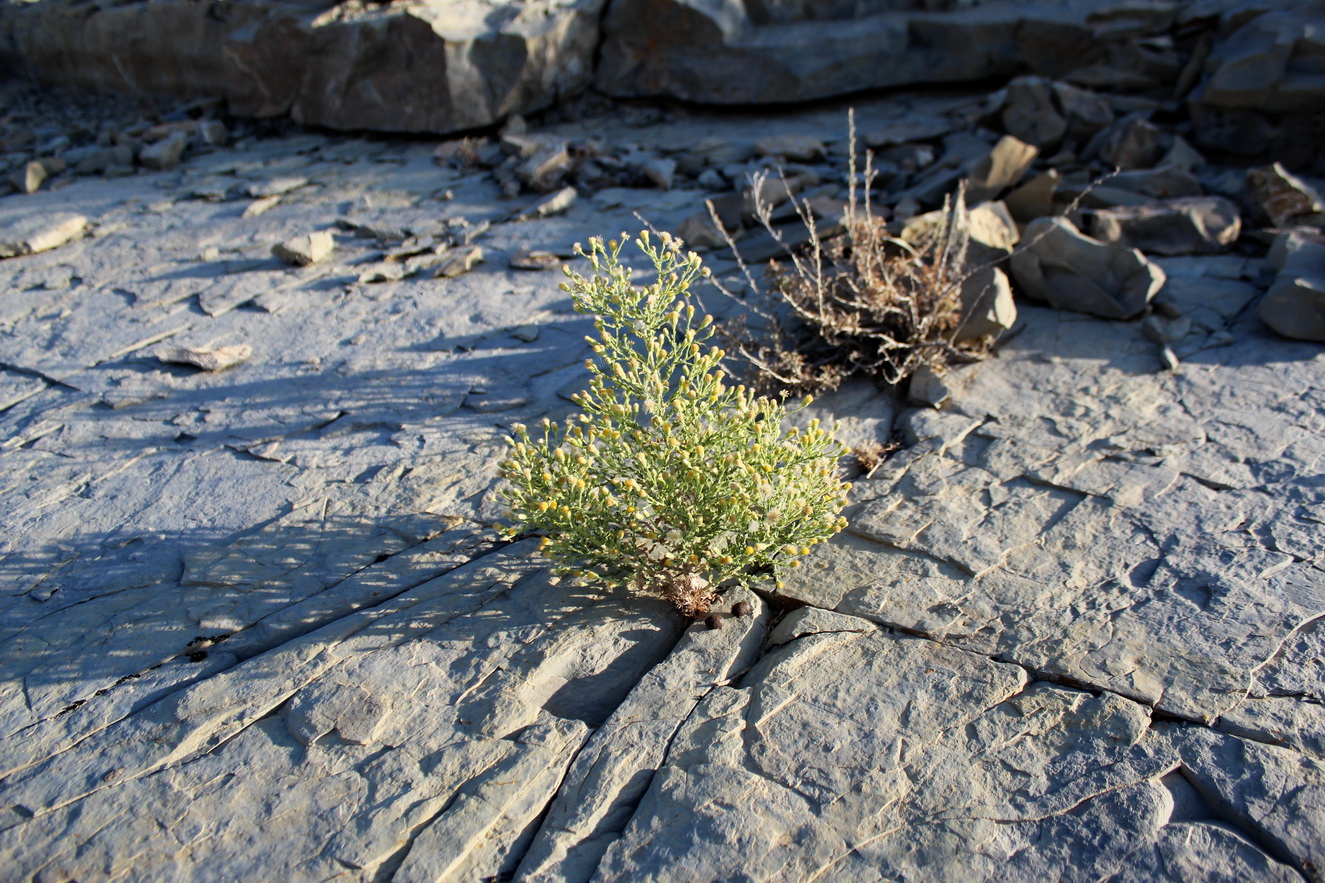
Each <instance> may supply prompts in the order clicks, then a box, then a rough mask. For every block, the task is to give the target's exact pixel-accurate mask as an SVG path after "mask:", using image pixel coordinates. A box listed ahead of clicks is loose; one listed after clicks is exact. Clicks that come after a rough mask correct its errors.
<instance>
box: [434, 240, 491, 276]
mask: <svg viewBox="0 0 1325 883" xmlns="http://www.w3.org/2000/svg"><path fill="white" fill-rule="evenodd" d="M481 263H483V248H482V246H478V245H462V246H460V247H459V248H454V249H452V250H451V251H449V252H447V253H446V257H444V258H443V259H442V262H441V263H440V264H438V265H437V269H436V270H434V271H433V277H434V278H436V279H453V278H455V277H456V276H463V275H465V274H466V273H468V272H469V271H470V270H472V269H474V268H475V267H477V266H478V265H479V264H481Z"/></svg>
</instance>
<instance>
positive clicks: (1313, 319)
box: [1256, 237, 1325, 342]
mask: <svg viewBox="0 0 1325 883" xmlns="http://www.w3.org/2000/svg"><path fill="white" fill-rule="evenodd" d="M1295 245H1296V247H1295V248H1292V249H1291V250H1288V251H1287V254H1286V256H1285V257H1284V259H1283V265H1282V269H1280V271H1279V275H1278V276H1277V277H1276V278H1275V280H1274V284H1273V285H1271V286H1270V290H1269V291H1267V292H1266V293H1265V299H1264V300H1262V301H1261V303H1260V306H1258V307H1257V308H1256V315H1257V316H1259V317H1260V319H1261V321H1262V322H1264V323H1265V324H1266V325H1269V326H1270V327H1271V328H1273V329H1274V330H1275V331H1276V332H1278V333H1279V334H1282V335H1283V336H1284V337H1291V338H1293V339H1295V340H1314V341H1321V342H1325V243H1322V242H1320V241H1318V240H1314V239H1306V238H1305V237H1297V238H1296V242H1295Z"/></svg>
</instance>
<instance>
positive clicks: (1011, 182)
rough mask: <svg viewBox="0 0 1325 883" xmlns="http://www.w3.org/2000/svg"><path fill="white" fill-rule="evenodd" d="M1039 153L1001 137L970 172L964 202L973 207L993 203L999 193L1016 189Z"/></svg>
mask: <svg viewBox="0 0 1325 883" xmlns="http://www.w3.org/2000/svg"><path fill="white" fill-rule="evenodd" d="M1037 155H1039V150H1038V148H1036V147H1035V146H1034V145H1032V144H1025V143H1023V142H1021V141H1019V140H1017V139H1016V138H1014V137H1012V136H1011V135H1004V136H1003V137H1002V138H1000V139H999V140H998V143H997V144H995V145H994V148H993V150H991V151H990V152H989V154H988V155H987V156H986V157H984V158H983V159H981V160H980V161H979V162H978V163H977V164H976V165H975V166H974V167H973V168H972V169H971V176H970V183H969V184H968V185H967V188H966V199H967V201H968V202H970V203H972V204H975V203H980V202H984V201H985V200H987V199H994V198H996V197H997V196H998V195H999V194H1000V193H1002V192H1003V191H1005V190H1008V189H1010V188H1012V187H1015V186H1016V185H1017V182H1019V181H1020V180H1021V178H1022V176H1023V175H1024V174H1026V170H1027V169H1029V168H1030V166H1031V163H1032V162H1034V161H1035V157H1036V156H1037Z"/></svg>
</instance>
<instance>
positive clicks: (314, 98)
mask: <svg viewBox="0 0 1325 883" xmlns="http://www.w3.org/2000/svg"><path fill="white" fill-rule="evenodd" d="M602 5H603V3H602V0H577V2H575V3H573V4H569V5H567V4H561V3H552V2H539V3H537V4H535V5H534V6H532V7H530V9H529V10H528V11H527V12H526V13H524V14H517V13H518V12H519V10H513V9H510V8H508V7H506V8H503V9H502V10H500V11H499V12H497V13H496V14H495V15H494V14H493V7H492V6H491V5H490V4H488V3H484V2H443V0H428V2H424V3H420V4H414V5H411V6H410V7H409V8H407V9H406V8H402V7H399V6H396V5H392V4H380V5H379V4H374V5H367V6H364V7H363V8H361V9H359V11H358V12H357V14H354V15H349V16H338V15H325V14H324V13H325V10H324V9H323V8H321V7H318V6H316V5H314V6H311V7H310V6H301V5H298V4H294V5H292V4H288V3H274V2H261V3H253V4H245V6H244V8H243V9H240V10H234V11H233V14H227V15H225V16H216V15H213V14H211V13H210V12H209V10H210V7H208V6H206V5H202V6H199V5H196V4H189V3H178V2H171V3H167V4H164V5H163V4H150V5H143V4H130V5H128V6H124V5H120V6H116V7H110V8H105V9H101V8H97V9H93V10H91V11H90V12H89V11H87V10H84V9H83V8H82V7H80V6H79V4H77V3H75V2H68V0H54V2H45V3H42V4H40V5H38V4H31V5H30V6H28V7H27V8H22V9H16V10H14V11H12V12H13V14H8V13H7V14H6V15H5V16H4V17H3V18H2V19H0V27H2V28H3V32H4V36H5V43H6V45H7V46H9V47H11V49H10V50H9V52H10V53H12V55H14V56H16V57H17V58H21V59H23V62H22V63H23V65H24V67H25V69H26V70H28V71H30V72H31V74H32V75H33V76H36V77H39V78H41V79H43V80H45V81H48V82H53V83H58V84H61V85H65V86H73V87H81V88H100V89H107V88H118V89H120V90H122V91H133V92H137V93H143V92H146V93H149V94H162V95H174V96H180V97H214V96H217V95H224V96H225V98H226V100H227V104H228V106H229V109H230V110H231V112H232V113H235V114H237V115H240V116H258V117H269V116H278V115H287V114H288V115H289V116H291V117H293V118H294V119H295V120H297V121H299V122H301V123H305V124H308V125H317V126H325V127H329V128H336V129H355V130H358V129H372V130H379V131H391V132H402V131H404V132H438V133H442V132H454V131H460V130H465V129H472V128H476V127H481V126H486V125H491V124H494V123H496V122H498V121H500V120H502V119H504V118H505V117H507V116H508V115H510V114H511V113H513V112H529V111H532V110H537V109H540V108H542V107H546V106H548V105H549V104H551V103H552V102H553V101H554V100H556V98H558V97H559V96H565V95H570V94H574V93H575V92H577V91H579V90H581V89H582V88H583V87H584V86H585V85H586V84H587V83H588V80H589V76H590V73H591V64H592V62H591V59H592V53H593V50H594V46H595V44H596V42H597V39H598V16H599V13H600V10H601V8H602ZM129 45H132V46H136V47H138V50H137V51H135V52H133V53H131V55H132V58H127V57H126V56H125V54H124V51H123V48H124V47H125V46H129ZM419 71H430V72H436V74H437V75H436V76H424V77H420V76H419ZM476 84H478V85H476Z"/></svg>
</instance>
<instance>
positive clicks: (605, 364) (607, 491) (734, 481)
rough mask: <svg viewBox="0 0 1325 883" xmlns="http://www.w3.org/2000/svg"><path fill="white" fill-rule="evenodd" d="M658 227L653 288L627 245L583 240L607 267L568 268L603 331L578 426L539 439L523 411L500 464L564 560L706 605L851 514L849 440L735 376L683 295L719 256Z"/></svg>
mask: <svg viewBox="0 0 1325 883" xmlns="http://www.w3.org/2000/svg"><path fill="white" fill-rule="evenodd" d="M624 238H625V237H624V236H623V237H622V239H623V241H624ZM661 239H662V241H661V244H657V245H656V244H654V243H653V242H651V241H650V238H649V235H648V233H642V234H641V235H640V237H639V239H638V240H636V244H637V245H638V246H639V248H640V249H641V250H642V251H643V252H644V253H645V254H646V255H648V257H649V258H650V259H651V260H652V261H653V264H654V267H655V269H656V270H657V280H656V281H655V282H654V283H653V284H652V285H648V286H647V287H644V288H636V287H634V286H632V285H631V283H630V271H629V270H628V269H627V268H625V267H623V266H622V265H621V264H620V262H619V260H618V255H619V254H620V251H621V243H618V242H616V241H613V242H609V243H606V244H605V243H604V242H603V241H602V239H599V238H595V239H592V240H590V248H589V251H588V252H585V251H583V250H582V249H580V248H579V247H578V246H577V251H578V252H579V253H580V254H581V255H583V256H584V257H586V258H588V260H589V263H590V265H591V266H592V267H593V270H594V275H593V277H592V278H586V277H584V276H581V275H579V274H577V273H574V272H572V271H571V270H570V269H569V268H567V269H566V271H565V272H566V275H567V277H568V281H567V282H566V283H563V285H562V289H563V290H564V291H567V292H569V293H570V294H571V296H572V297H573V299H574V302H575V308H576V310H578V311H579V312H583V313H589V314H591V315H593V316H594V327H595V329H596V331H597V336H596V337H590V338H588V340H589V342H590V344H591V345H592V347H593V351H594V353H595V354H596V356H597V358H596V359H591V360H590V361H589V362H588V368H589V371H590V372H591V374H592V379H591V381H590V384H589V389H588V391H587V392H585V393H582V394H580V395H579V396H577V397H576V404H577V405H579V407H580V408H581V409H582V410H583V413H581V414H579V415H578V416H577V418H576V419H574V420H572V421H571V422H570V425H569V426H567V427H565V428H563V427H561V426H559V425H557V424H556V423H549V422H547V421H546V420H545V421H544V431H543V433H542V437H541V438H539V439H534V438H532V437H531V436H530V434H529V431H528V429H527V428H526V427H524V426H522V425H518V424H517V425H516V426H515V427H514V437H513V438H511V439H508V441H509V443H510V446H511V447H510V453H509V456H508V458H507V459H506V460H504V461H503V462H502V464H501V472H502V475H503V476H504V477H505V478H506V479H508V481H509V486H508V488H507V490H506V496H505V502H506V504H507V506H508V508H509V510H510V517H511V520H512V522H513V524H512V525H511V526H510V527H509V528H508V530H509V532H510V533H511V534H514V533H516V532H518V531H520V530H522V529H524V530H534V531H539V532H542V533H543V534H544V538H543V540H542V546H541V548H542V550H543V552H544V553H545V554H546V555H548V556H549V557H551V558H552V559H554V560H555V561H557V562H559V563H560V565H561V566H560V571H561V572H563V573H568V574H570V575H572V576H575V577H578V578H580V579H582V580H586V581H594V580H598V581H602V582H605V583H607V584H609V585H623V584H624V585H629V586H631V587H633V588H635V589H637V590H640V591H652V592H657V593H659V594H661V595H663V596H664V597H666V598H668V599H670V600H671V601H673V602H674V603H676V605H677V607H678V608H679V609H680V610H681V611H682V612H683V613H686V614H687V615H690V616H702V615H703V614H704V613H706V612H707V610H708V605H709V603H710V602H711V601H712V600H713V597H714V596H713V591H714V589H715V588H717V587H719V586H721V585H723V584H730V583H737V584H740V583H750V582H753V581H755V580H757V579H759V578H761V576H762V575H764V574H766V573H767V571H768V570H769V569H770V568H771V569H773V570H774V571H776V569H777V568H779V567H782V566H786V565H789V566H793V567H794V566H797V565H799V563H800V562H799V560H798V559H799V557H800V556H802V555H804V554H807V553H808V552H809V551H810V548H809V547H810V546H812V545H814V544H815V543H819V542H822V541H824V540H826V539H827V538H828V537H830V536H832V535H833V534H834V533H836V532H837V531H838V530H840V529H841V528H842V527H843V526H845V523H846V522H845V520H844V519H842V518H839V517H838V512H839V511H840V510H841V508H842V506H843V505H845V502H846V501H845V499H844V496H845V493H846V491H847V490H848V488H849V485H846V484H844V483H842V482H840V481H839V480H838V478H837V459H838V457H839V456H840V455H841V454H842V453H843V449H842V447H841V445H839V444H838V443H837V442H836V441H835V440H834V439H833V438H832V436H831V435H829V434H828V433H827V432H825V431H824V430H823V429H822V428H821V427H820V426H819V424H818V421H817V420H816V421H813V422H812V423H811V424H810V427H809V428H808V429H806V430H804V431H799V430H797V429H791V430H790V431H788V432H785V433H784V432H783V431H782V429H781V420H782V417H783V416H784V415H785V414H786V413H787V412H786V409H785V408H784V407H783V406H782V405H781V404H779V403H777V402H775V401H772V400H770V399H767V398H763V397H759V396H756V395H755V394H754V392H753V391H751V390H749V389H746V388H745V387H744V386H739V385H738V386H734V387H733V386H729V385H727V383H725V382H724V378H725V376H726V375H725V373H724V372H723V370H722V369H721V368H720V364H721V362H722V359H723V356H724V353H723V352H722V350H720V349H718V348H716V347H706V344H707V343H708V341H709V340H710V339H711V338H712V337H713V334H714V328H713V320H712V318H711V317H709V316H703V317H702V318H699V319H698V320H696V317H695V308H694V306H693V305H691V304H689V303H687V302H686V300H687V298H688V296H689V295H688V290H689V287H690V285H691V284H692V283H693V282H694V281H695V280H696V279H698V278H699V277H700V276H701V275H707V270H705V269H704V268H703V267H702V266H701V264H700V260H699V257H698V255H695V254H689V253H683V252H682V247H681V246H682V243H681V242H680V240H677V239H674V238H672V237H670V236H668V235H667V234H663V235H662V237H661ZM809 401H810V400H809V399H808V398H807V399H805V401H804V403H803V404H802V407H804V404H808V403H809Z"/></svg>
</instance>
